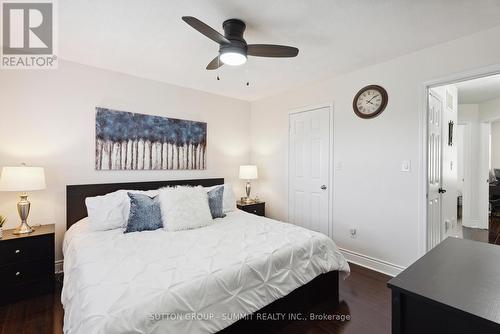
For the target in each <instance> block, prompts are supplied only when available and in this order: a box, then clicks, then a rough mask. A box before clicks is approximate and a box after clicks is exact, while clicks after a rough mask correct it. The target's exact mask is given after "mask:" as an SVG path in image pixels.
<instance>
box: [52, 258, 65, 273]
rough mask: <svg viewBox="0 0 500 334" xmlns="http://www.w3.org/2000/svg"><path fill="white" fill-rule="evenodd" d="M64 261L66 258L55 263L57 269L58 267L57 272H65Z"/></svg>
mask: <svg viewBox="0 0 500 334" xmlns="http://www.w3.org/2000/svg"><path fill="white" fill-rule="evenodd" d="M63 262H64V260H57V261H56V262H55V263H54V266H55V269H56V274H60V273H62V272H63Z"/></svg>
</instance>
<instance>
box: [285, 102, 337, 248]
mask: <svg viewBox="0 0 500 334" xmlns="http://www.w3.org/2000/svg"><path fill="white" fill-rule="evenodd" d="M323 108H328V114H329V116H330V117H329V118H330V122H329V127H328V133H329V140H328V143H329V146H330V149H329V150H328V153H329V156H330V157H329V159H328V160H329V161H328V236H329V237H330V238H332V239H333V198H334V197H333V196H334V192H333V184H334V182H333V177H334V173H333V162H334V160H333V155H334V133H333V131H334V127H333V125H334V112H333V110H334V109H333V103H332V102H325V103H321V104H315V105H308V106H303V107H298V108H294V109H291V110H289V111H288V116H287V117H288V143H287V145H288V147H287V154H288V157H287V163H288V165H287V174H288V175H287V203H286V204H287V205H286V207H287V220H288V221H290V181H291V180H290V164H291V161H290V159H291V156H292V155H291V154H290V149H291V147H292V145H291V131H290V130H291V122H290V121H291V116H292V115H294V114H299V113H304V112H308V111H313V110H317V109H323Z"/></svg>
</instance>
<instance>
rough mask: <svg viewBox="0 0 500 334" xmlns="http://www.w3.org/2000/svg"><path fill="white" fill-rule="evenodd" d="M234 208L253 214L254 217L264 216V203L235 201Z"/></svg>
mask: <svg viewBox="0 0 500 334" xmlns="http://www.w3.org/2000/svg"><path fill="white" fill-rule="evenodd" d="M236 207H237V208H238V209H240V210H243V211H245V212H248V213H253V214H254V215H257V216H265V215H266V202H252V203H245V202H242V201H237V202H236Z"/></svg>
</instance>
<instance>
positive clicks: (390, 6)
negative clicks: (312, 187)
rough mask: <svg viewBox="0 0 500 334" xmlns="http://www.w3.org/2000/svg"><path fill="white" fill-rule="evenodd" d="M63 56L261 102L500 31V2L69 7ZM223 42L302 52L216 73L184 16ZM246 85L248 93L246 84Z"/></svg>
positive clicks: (63, 4)
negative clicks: (237, 24)
mask: <svg viewBox="0 0 500 334" xmlns="http://www.w3.org/2000/svg"><path fill="white" fill-rule="evenodd" d="M58 6H59V29H58V31H59V55H60V57H61V58H64V59H68V60H71V61H75V62H78V63H82V64H87V65H92V66H96V67H100V68H106V69H110V70H114V71H119V72H124V73H128V74H132V75H136V76H140V77H144V78H149V79H154V80H159V81H163V82H168V83H173V84H176V85H180V86H186V87H191V88H195V89H200V90H203V91H207V92H212V93H216V94H221V95H226V96H231V97H235V98H240V99H245V100H256V99H259V98H262V97H266V96H269V95H273V94H276V93H279V92H281V91H284V90H287V89H290V88H293V87H299V86H303V85H305V84H307V83H309V82H312V81H316V80H320V79H323V78H325V77H330V76H335V75H338V74H339V73H344V72H347V71H351V70H353V69H356V68H359V67H362V66H366V65H370V64H374V63H378V62H381V61H385V60H388V59H391V58H395V57H397V56H400V55H403V54H406V53H409V52H412V51H416V50H419V49H422V48H425V47H428V46H431V45H434V44H437V43H440V42H444V41H448V40H452V39H455V38H458V37H461V36H465V35H468V34H472V33H475V32H478V31H481V30H485V29H488V28H491V27H493V26H496V25H499V24H500V0H475V1H470V0H454V1H451V0H419V1H415V0H377V1H374V0H335V1H334V0H309V1H306V0H300V1H299V0H272V1H271V0H266V1H264V0H253V1H247V0H217V1H207V0H183V1H181V0H179V1H165V0H163V1H161V0H156V1H155V0H142V1H137V0H133V1H132V0H127V1H125V0H106V1H103V0H86V1H84V0H65V1H58ZM184 15H190V16H195V17H197V18H199V19H200V20H202V21H204V22H205V23H207V24H209V25H210V26H212V27H213V28H214V29H216V30H218V31H220V32H222V22H223V21H224V20H225V19H228V18H239V19H242V20H244V21H245V22H246V24H247V31H246V34H245V38H246V40H247V42H248V43H276V44H286V45H291V46H296V47H298V48H299V49H300V53H299V55H298V57H297V58H291V59H265V58H253V57H252V58H250V59H249V61H248V62H247V63H246V64H245V65H243V66H240V67H229V66H224V67H223V68H222V69H221V70H220V72H219V74H220V77H221V80H220V81H217V80H216V75H217V74H216V72H213V71H206V70H205V66H206V65H207V64H208V62H209V61H210V60H211V59H213V58H214V57H215V56H216V55H217V50H218V47H217V44H216V43H214V42H212V41H211V40H209V39H207V38H206V37H204V36H203V35H201V34H200V33H198V32H196V31H195V30H194V29H192V28H191V27H190V26H188V25H187V24H186V23H184V22H183V21H182V20H181V16H184ZM247 81H250V86H249V87H247V86H246V85H245V83H246V82H247Z"/></svg>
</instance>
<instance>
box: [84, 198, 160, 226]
mask: <svg viewBox="0 0 500 334" xmlns="http://www.w3.org/2000/svg"><path fill="white" fill-rule="evenodd" d="M128 192H130V193H134V194H137V193H139V194H144V195H148V196H151V197H153V196H156V195H158V190H148V191H140V190H117V191H115V192H112V193H109V194H106V195H103V196H95V197H87V198H86V199H85V205H86V206H87V214H88V217H89V228H90V230H92V231H106V230H114V229H117V228H123V227H125V225H127V221H128V216H129V213H130V198H129V197H128V195H127V193H128Z"/></svg>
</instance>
